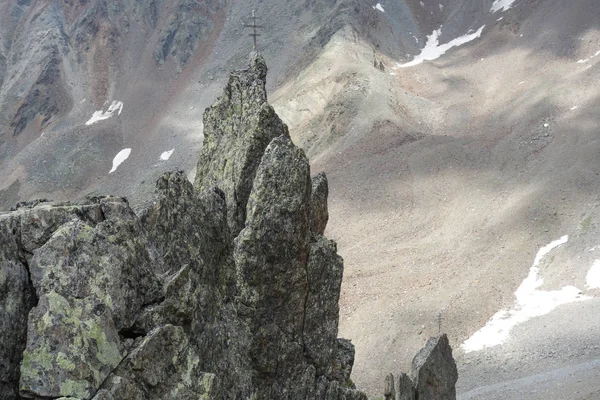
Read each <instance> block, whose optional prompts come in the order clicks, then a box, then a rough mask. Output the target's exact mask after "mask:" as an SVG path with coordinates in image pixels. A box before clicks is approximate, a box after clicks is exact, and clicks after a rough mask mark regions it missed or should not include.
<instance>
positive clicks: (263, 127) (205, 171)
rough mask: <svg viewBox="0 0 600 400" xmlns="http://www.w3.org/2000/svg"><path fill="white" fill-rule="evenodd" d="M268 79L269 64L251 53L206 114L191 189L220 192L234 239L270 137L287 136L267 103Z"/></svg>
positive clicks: (284, 127) (286, 132)
mask: <svg viewBox="0 0 600 400" xmlns="http://www.w3.org/2000/svg"><path fill="white" fill-rule="evenodd" d="M266 77H267V64H266V62H265V60H264V58H263V57H262V55H261V54H260V53H259V52H256V51H253V52H252V53H250V57H249V66H248V68H247V69H243V70H238V71H234V72H233V73H232V74H231V75H230V77H229V82H228V83H227V86H226V87H225V90H224V93H223V95H221V97H219V99H218V100H217V102H216V103H215V104H214V105H212V106H211V107H209V108H207V109H206V111H205V112H204V119H203V120H204V145H203V148H202V151H201V153H200V158H199V160H198V168H197V173H196V180H195V182H194V187H195V188H196V189H199V190H202V189H205V188H208V187H211V186H218V187H219V188H220V189H221V190H223V192H224V193H225V198H226V200H227V213H228V214H227V219H228V221H229V227H230V229H231V231H232V233H233V234H234V235H235V234H237V233H239V232H240V231H241V230H242V228H243V227H244V221H245V219H246V203H247V202H248V196H249V195H250V190H251V189H252V181H253V179H254V175H255V173H256V169H257V168H258V164H259V163H260V160H261V158H262V155H263V153H264V151H265V149H266V148H267V146H268V145H269V143H270V142H271V141H272V140H273V139H274V138H276V137H278V136H285V137H289V133H288V128H287V126H286V125H285V124H284V123H283V122H282V121H281V119H280V118H279V116H278V115H277V114H276V113H275V110H274V109H273V107H271V106H270V105H269V104H268V102H267V90H266V88H265V83H266Z"/></svg>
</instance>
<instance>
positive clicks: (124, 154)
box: [108, 149, 131, 174]
mask: <svg viewBox="0 0 600 400" xmlns="http://www.w3.org/2000/svg"><path fill="white" fill-rule="evenodd" d="M130 154H131V149H123V150H121V151H120V152H119V153H118V154H117V155H116V156H115V158H113V166H112V169H111V170H110V171H109V172H108V173H109V174H112V173H113V172H115V171H116V170H117V168H119V165H121V164H122V163H123V161H125V160H127V159H128V158H129V155H130Z"/></svg>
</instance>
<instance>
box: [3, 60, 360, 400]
mask: <svg viewBox="0 0 600 400" xmlns="http://www.w3.org/2000/svg"><path fill="white" fill-rule="evenodd" d="M266 72H267V69H266V65H265V62H264V60H263V58H262V57H261V56H260V55H259V54H257V53H253V54H252V55H251V57H250V65H249V67H248V69H246V70H242V71H236V72H234V73H233V74H232V75H231V78H230V80H229V84H228V85H227V87H226V89H225V93H224V95H223V96H222V97H221V98H220V99H219V100H218V101H217V103H216V104H215V105H214V106H212V107H210V108H209V109H208V110H207V111H206V113H205V116H204V117H205V119H204V123H205V126H206V132H207V137H206V146H205V148H204V150H203V151H202V155H201V157H200V161H199V169H198V179H197V180H196V184H195V187H194V186H193V185H192V184H191V183H190V182H188V180H187V178H186V176H185V174H184V173H183V172H182V171H177V172H170V173H166V174H164V175H163V176H162V177H161V178H160V179H159V180H158V182H157V189H156V190H157V194H156V197H155V198H154V199H153V201H152V202H151V203H150V204H149V205H147V206H146V207H145V208H143V209H141V210H139V211H138V212H137V213H135V212H134V211H133V210H132V208H131V207H130V205H129V204H128V202H127V200H126V199H123V198H116V197H110V196H109V197H94V198H88V199H86V200H84V201H81V202H73V203H70V202H65V203H52V202H45V201H37V202H34V203H30V204H21V205H19V206H18V208H17V209H15V210H13V211H11V212H9V213H1V214H0V328H1V329H2V336H1V337H0V398H2V399H18V398H31V399H57V398H69V399H71V400H75V399H81V400H83V399H94V400H116V399H139V400H143V399H153V400H154V399H249V398H250V399H257V400H258V399H331V400H333V399H346V400H354V399H356V400H358V399H366V396H365V395H364V394H363V393H361V392H358V391H356V390H355V389H354V388H353V387H352V386H353V385H352V384H351V381H350V373H351V370H352V365H353V362H354V347H353V346H352V344H351V343H350V342H349V341H347V340H344V339H338V338H337V333H338V312H339V310H338V300H339V294H340V285H341V281H342V273H343V261H342V259H341V257H340V256H339V255H337V252H336V244H335V243H334V242H333V241H330V240H328V239H327V238H326V237H325V236H323V231H324V229H325V224H326V222H327V207H326V202H327V181H326V177H325V176H324V175H319V176H318V177H317V178H315V179H313V180H312V181H311V176H310V167H309V163H308V159H307V158H306V156H305V155H304V153H303V152H302V150H300V149H299V148H297V147H296V146H295V145H294V144H293V143H292V141H291V139H290V138H289V135H288V132H287V127H286V126H285V125H284V124H283V123H282V122H281V120H280V119H279V118H278V117H277V115H276V114H275V112H274V111H273V109H272V108H271V107H270V106H269V105H268V103H267V101H266V91H265V86H264V82H265V78H266Z"/></svg>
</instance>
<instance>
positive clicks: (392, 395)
mask: <svg viewBox="0 0 600 400" xmlns="http://www.w3.org/2000/svg"><path fill="white" fill-rule="evenodd" d="M457 380H458V371H457V369H456V363H455V362H454V358H453V357H452V348H451V347H450V343H449V342H448V336H446V334H443V335H440V336H438V337H433V338H431V339H429V340H428V341H427V344H426V345H425V347H424V348H422V349H421V350H420V351H419V352H418V353H417V355H416V356H415V358H413V361H412V371H411V375H410V377H409V376H408V375H407V374H405V373H401V374H400V375H399V376H398V377H397V378H394V375H393V374H389V375H388V376H387V377H386V378H385V386H384V397H385V399H386V400H456V381H457Z"/></svg>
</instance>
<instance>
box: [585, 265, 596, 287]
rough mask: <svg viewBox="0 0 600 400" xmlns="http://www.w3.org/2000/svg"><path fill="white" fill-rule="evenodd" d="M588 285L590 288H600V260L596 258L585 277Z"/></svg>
mask: <svg viewBox="0 0 600 400" xmlns="http://www.w3.org/2000/svg"><path fill="white" fill-rule="evenodd" d="M585 282H586V284H587V287H588V288H590V289H600V260H595V261H594V264H593V265H592V268H590V270H589V272H588V273H587V276H586V277H585Z"/></svg>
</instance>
